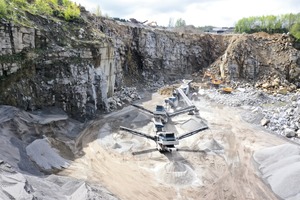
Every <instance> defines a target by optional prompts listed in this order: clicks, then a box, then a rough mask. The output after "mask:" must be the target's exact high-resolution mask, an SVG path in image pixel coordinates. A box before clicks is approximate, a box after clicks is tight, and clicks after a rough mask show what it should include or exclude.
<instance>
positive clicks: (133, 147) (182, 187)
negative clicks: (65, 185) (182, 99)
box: [60, 94, 288, 200]
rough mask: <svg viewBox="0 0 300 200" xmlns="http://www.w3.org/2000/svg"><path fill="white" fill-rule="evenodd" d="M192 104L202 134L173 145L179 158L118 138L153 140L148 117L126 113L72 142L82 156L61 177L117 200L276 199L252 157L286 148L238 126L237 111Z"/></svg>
mask: <svg viewBox="0 0 300 200" xmlns="http://www.w3.org/2000/svg"><path fill="white" fill-rule="evenodd" d="M164 98H165V96H161V95H159V94H153V95H152V96H149V98H144V99H143V100H142V101H141V102H140V103H142V105H143V106H144V107H145V108H148V109H150V110H152V109H154V108H155V106H156V104H161V103H162V102H163V100H164ZM193 103H194V104H195V105H196V106H197V107H198V108H199V110H200V117H201V119H203V120H202V122H201V123H205V124H207V125H208V126H209V129H208V130H205V131H203V132H200V133H198V134H196V135H193V136H191V137H188V138H185V139H183V140H180V144H179V145H178V151H176V152H172V153H164V154H162V153H160V152H158V151H156V150H155V147H156V146H155V143H154V142H153V141H149V140H147V139H144V138H141V137H138V136H133V135H131V134H129V133H125V132H122V131H119V130H118V127H119V126H120V125H123V126H127V127H134V128H136V129H138V130H140V131H142V132H145V133H146V132H147V133H154V130H153V124H152V122H151V116H150V115H148V114H146V113H144V112H142V111H139V110H138V109H136V108H134V107H132V106H128V107H125V108H123V109H122V110H120V111H117V112H114V113H111V114H109V115H107V116H104V117H103V118H101V119H97V120H94V121H93V122H91V123H90V125H89V127H88V128H86V129H85V131H84V133H83V135H82V137H81V140H80V141H79V142H81V143H82V145H83V152H82V153H81V155H80V156H78V158H77V159H75V161H74V162H72V164H71V165H70V167H69V168H67V169H65V170H63V171H61V172H60V174H61V175H66V176H71V177H75V178H79V179H83V180H87V181H90V182H93V183H97V184H99V185H102V186H104V187H105V188H107V189H108V190H109V191H110V192H111V193H113V194H114V195H116V197H118V198H120V199H140V200H141V199H154V198H156V199H206V200H209V199H212V200H215V199H230V200H232V199H255V200H257V199H263V200H268V199H270V200H271V199H278V197H277V196H276V195H275V194H274V193H273V192H272V190H271V188H270V187H269V186H268V185H267V184H266V183H265V182H264V181H263V180H262V179H261V178H260V174H259V171H258V170H257V165H256V163H255V161H254V160H253V158H252V155H253V153H254V152H255V151H256V150H259V149H262V148H265V147H271V146H275V145H280V144H284V143H288V142H287V141H286V140H284V139H283V138H280V137H278V136H275V135H273V134H270V133H269V132H267V131H266V130H264V129H263V127H260V126H257V125H253V124H249V123H247V122H246V121H244V120H243V119H242V118H241V117H240V116H241V113H243V112H245V111H243V110H241V109H238V108H230V107H227V106H223V105H217V104H215V103H212V102H210V101H208V100H207V99H205V98H204V97H202V98H201V97H200V98H199V99H198V100H197V101H194V102H193ZM189 119H195V116H191V115H187V114H184V115H179V116H176V117H174V118H172V121H171V122H169V124H171V126H170V127H169V128H170V129H173V130H175V131H176V132H178V133H179V134H180V133H183V132H186V131H187V130H184V129H182V127H183V124H184V122H186V121H187V120H189ZM197 120H199V118H198V119H197ZM193 126H194V125H193ZM188 128H190V129H191V130H192V129H193V127H188ZM132 152H134V153H135V155H133V154H132Z"/></svg>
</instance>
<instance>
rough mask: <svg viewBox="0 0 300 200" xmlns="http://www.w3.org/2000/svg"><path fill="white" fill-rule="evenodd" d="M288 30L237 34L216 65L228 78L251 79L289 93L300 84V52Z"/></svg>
mask: <svg viewBox="0 0 300 200" xmlns="http://www.w3.org/2000/svg"><path fill="white" fill-rule="evenodd" d="M292 44H293V39H292V38H291V37H289V36H288V35H287V34H282V35H280V34H274V35H269V34H267V33H255V34H251V35H248V34H241V35H236V36H233V37H232V38H231V40H230V44H229V45H228V47H227V49H226V51H225V52H224V54H223V55H222V56H221V57H220V58H219V59H217V60H216V62H215V63H214V64H213V65H212V67H213V68H215V69H216V71H217V73H219V74H220V76H221V77H222V78H224V79H227V80H235V81H236V80H248V81H254V82H256V87H258V88H261V89H263V90H265V91H267V90H271V91H275V92H277V93H281V94H286V93H287V92H288V91H292V90H295V89H296V86H300V78H299V77H300V76H299V75H300V52H299V51H298V50H297V49H295V48H294V47H293V45H292Z"/></svg>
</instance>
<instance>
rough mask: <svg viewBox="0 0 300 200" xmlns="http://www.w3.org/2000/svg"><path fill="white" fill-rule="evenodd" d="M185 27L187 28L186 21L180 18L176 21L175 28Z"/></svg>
mask: <svg viewBox="0 0 300 200" xmlns="http://www.w3.org/2000/svg"><path fill="white" fill-rule="evenodd" d="M184 26H186V23H185V20H184V19H182V18H179V19H177V20H176V23H175V27H184Z"/></svg>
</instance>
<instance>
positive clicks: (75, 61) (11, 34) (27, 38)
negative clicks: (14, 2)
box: [0, 21, 120, 119]
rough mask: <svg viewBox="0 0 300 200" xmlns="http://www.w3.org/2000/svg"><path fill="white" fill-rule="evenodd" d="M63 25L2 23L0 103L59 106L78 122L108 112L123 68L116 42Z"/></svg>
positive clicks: (22, 106)
mask: <svg viewBox="0 0 300 200" xmlns="http://www.w3.org/2000/svg"><path fill="white" fill-rule="evenodd" d="M64 26H65V25H64V24H56V23H55V22H52V21H50V22H49V21H48V22H47V25H45V26H39V27H36V28H26V27H22V26H17V25H14V24H12V23H8V22H3V23H0V38H1V49H0V61H1V65H0V78H1V86H0V91H1V96H0V104H9V105H13V106H18V107H21V108H23V109H25V110H35V109H38V108H42V107H45V106H57V107H60V108H63V109H64V110H65V111H67V112H68V113H69V114H71V115H72V116H73V117H75V118H77V119H84V118H86V117H91V116H93V114H94V113H95V112H96V111H97V110H105V109H106V108H107V98H108V97H110V96H112V95H113V92H114V86H115V79H116V74H118V71H119V70H120V64H119V63H118V62H117V61H116V60H115V59H114V47H113V44H112V42H111V41H110V40H108V39H107V38H105V37H104V36H101V35H96V34H95V35H93V38H91V36H89V35H88V34H90V33H86V32H87V31H88V30H83V29H80V30H79V31H74V32H68V31H64V30H62V28H61V27H64ZM69 26H70V25H68V28H74V27H76V26H75V25H74V27H72V26H71V27H69ZM60 33H62V35H59V34H60ZM83 33H85V34H86V35H87V36H86V37H85V38H83V36H82V34H83ZM79 34H80V38H81V39H79Z"/></svg>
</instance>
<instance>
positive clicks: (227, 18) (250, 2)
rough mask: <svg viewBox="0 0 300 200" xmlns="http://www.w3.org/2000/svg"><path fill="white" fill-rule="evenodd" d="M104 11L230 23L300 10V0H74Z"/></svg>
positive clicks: (141, 18)
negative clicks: (98, 7) (245, 18)
mask: <svg viewBox="0 0 300 200" xmlns="http://www.w3.org/2000/svg"><path fill="white" fill-rule="evenodd" d="M72 1H74V2H77V3H79V4H80V5H82V6H84V7H85V8H86V9H87V10H89V11H91V12H95V10H96V8H97V6H100V9H101V12H102V15H108V16H109V17H118V18H122V19H127V20H129V19H130V18H135V19H137V20H138V21H146V20H148V22H151V21H155V22H157V24H158V25H161V26H168V24H169V21H170V19H173V21H174V22H176V20H177V19H179V18H181V19H184V20H185V22H186V24H187V25H194V26H196V27H197V26H206V25H212V26H215V27H230V26H234V25H235V23H236V22H237V21H238V20H239V19H241V18H243V17H250V16H262V15H276V16H277V15H281V14H288V13H294V14H296V13H299V12H300V1H299V0H247V1H245V0H148V1H141V0H72Z"/></svg>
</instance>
